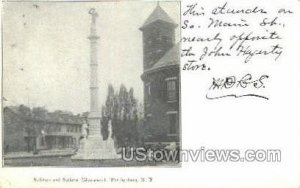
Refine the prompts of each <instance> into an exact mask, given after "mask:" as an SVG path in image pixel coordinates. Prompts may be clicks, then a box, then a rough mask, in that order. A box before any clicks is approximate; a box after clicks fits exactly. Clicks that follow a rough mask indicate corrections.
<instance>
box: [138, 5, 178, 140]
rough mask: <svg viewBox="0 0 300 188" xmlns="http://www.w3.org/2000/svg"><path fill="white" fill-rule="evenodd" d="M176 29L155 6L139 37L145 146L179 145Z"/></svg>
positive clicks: (169, 19)
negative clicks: (141, 50)
mask: <svg viewBox="0 0 300 188" xmlns="http://www.w3.org/2000/svg"><path fill="white" fill-rule="evenodd" d="M177 27H178V24H176V23H175V22H174V21H173V20H172V19H171V18H170V16H169V15H168V14H167V13H166V12H165V11H164V10H163V9H162V7H161V6H160V5H159V4H158V5H157V6H156V8H155V9H154V11H153V12H152V13H151V15H150V16H149V17H148V19H147V20H146V21H145V23H144V24H143V26H142V27H140V30H141V31H142V34H143V74H142V76H141V79H142V81H143V83H144V113H145V133H144V134H145V138H144V141H145V144H158V143H161V144H164V145H165V144H169V143H176V144H177V145H179V143H180V131H181V130H180V126H179V125H180V121H179V117H180V108H179V106H180V101H179V100H180V96H179V94H180V93H179V89H180V55H179V54H180V53H179V52H180V43H176V42H175V29H176V28H177Z"/></svg>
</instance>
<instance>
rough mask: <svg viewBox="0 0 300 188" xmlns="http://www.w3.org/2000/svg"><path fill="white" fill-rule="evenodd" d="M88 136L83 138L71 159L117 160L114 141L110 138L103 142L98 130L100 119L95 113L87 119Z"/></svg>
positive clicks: (118, 156)
mask: <svg viewBox="0 0 300 188" xmlns="http://www.w3.org/2000/svg"><path fill="white" fill-rule="evenodd" d="M88 124H89V136H88V137H87V138H84V139H83V140H81V141H82V143H80V147H79V150H78V152H77V153H76V154H75V155H74V156H72V159H79V160H80V159H81V160H82V159H90V160H100V159H119V158H121V155H118V154H117V153H116V150H115V146H114V141H113V139H112V138H108V139H107V140H103V138H102V135H101V130H100V127H101V125H100V117H99V116H98V114H97V113H90V115H89V117H88Z"/></svg>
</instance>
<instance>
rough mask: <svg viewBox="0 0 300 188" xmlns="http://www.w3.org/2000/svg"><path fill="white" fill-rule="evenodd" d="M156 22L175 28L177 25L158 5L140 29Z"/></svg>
mask: <svg viewBox="0 0 300 188" xmlns="http://www.w3.org/2000/svg"><path fill="white" fill-rule="evenodd" d="M158 20H160V21H164V22H167V23H171V24H173V25H175V26H177V24H176V23H175V22H174V21H173V20H172V18H170V16H169V15H168V14H167V13H166V12H165V11H164V10H163V9H162V8H161V7H160V6H159V4H158V5H157V6H156V8H155V9H154V11H153V12H152V13H151V14H150V16H149V17H148V19H147V20H146V21H145V23H144V24H143V26H142V27H141V28H140V29H143V28H145V27H146V26H148V25H149V24H151V23H153V22H155V21H158Z"/></svg>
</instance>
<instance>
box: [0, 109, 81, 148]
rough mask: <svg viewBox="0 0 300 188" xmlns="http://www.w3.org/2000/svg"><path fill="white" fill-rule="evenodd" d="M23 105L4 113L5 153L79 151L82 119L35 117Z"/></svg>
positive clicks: (58, 114)
mask: <svg viewBox="0 0 300 188" xmlns="http://www.w3.org/2000/svg"><path fill="white" fill-rule="evenodd" d="M22 109H26V107H24V106H23V108H22V105H21V106H20V107H5V108H4V109H3V117H4V118H3V125H4V129H3V131H4V133H3V135H4V144H3V149H4V152H5V153H6V152H19V151H27V152H36V151H39V150H51V149H67V148H73V149H75V148H77V147H78V146H79V139H80V137H81V125H82V117H79V116H74V115H70V114H65V113H62V112H54V113H49V112H46V111H44V112H42V111H40V114H39V115H36V114H35V115H33V113H32V111H30V110H29V108H27V110H22Z"/></svg>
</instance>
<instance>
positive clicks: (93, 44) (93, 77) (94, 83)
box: [88, 8, 102, 140]
mask: <svg viewBox="0 0 300 188" xmlns="http://www.w3.org/2000/svg"><path fill="white" fill-rule="evenodd" d="M89 14H91V15H92V23H91V29H90V35H89V37H88V39H89V40H90V113H89V115H88V124H89V137H90V138H93V137H97V139H100V140H102V136H101V132H100V127H101V125H100V118H101V116H100V114H101V113H100V110H99V100H98V98H99V95H98V90H99V88H98V55H97V52H98V51H97V40H98V39H99V36H97V32H96V21H97V17H98V14H97V13H96V11H95V9H93V8H92V9H90V11H89Z"/></svg>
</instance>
